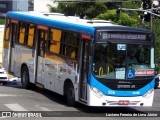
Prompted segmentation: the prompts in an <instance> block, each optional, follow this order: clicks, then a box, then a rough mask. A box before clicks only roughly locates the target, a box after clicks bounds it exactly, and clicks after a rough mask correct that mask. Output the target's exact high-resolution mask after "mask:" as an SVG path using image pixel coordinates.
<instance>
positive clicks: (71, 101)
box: [66, 83, 76, 106]
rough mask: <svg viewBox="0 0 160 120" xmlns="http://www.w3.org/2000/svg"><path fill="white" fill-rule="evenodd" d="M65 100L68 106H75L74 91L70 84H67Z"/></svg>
mask: <svg viewBox="0 0 160 120" xmlns="http://www.w3.org/2000/svg"><path fill="white" fill-rule="evenodd" d="M66 99H67V103H68V105H69V106H75V105H76V101H75V91H74V87H73V84H72V83H69V84H68V85H67V89H66Z"/></svg>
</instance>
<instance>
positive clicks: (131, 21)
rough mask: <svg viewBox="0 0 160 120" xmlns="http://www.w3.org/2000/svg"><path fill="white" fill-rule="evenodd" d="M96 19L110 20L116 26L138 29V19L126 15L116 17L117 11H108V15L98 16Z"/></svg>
mask: <svg viewBox="0 0 160 120" xmlns="http://www.w3.org/2000/svg"><path fill="white" fill-rule="evenodd" d="M95 19H103V20H109V21H111V22H113V23H115V24H119V25H125V26H132V27H138V24H137V23H138V21H137V19H135V18H133V17H130V16H129V15H128V14H126V13H121V14H120V16H119V17H117V16H116V10H107V12H106V13H102V14H100V15H98V16H97V17H96V18H95Z"/></svg>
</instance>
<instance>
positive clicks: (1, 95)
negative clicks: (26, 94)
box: [0, 94, 17, 97]
mask: <svg viewBox="0 0 160 120" xmlns="http://www.w3.org/2000/svg"><path fill="white" fill-rule="evenodd" d="M8 96H17V95H14V94H0V97H8Z"/></svg>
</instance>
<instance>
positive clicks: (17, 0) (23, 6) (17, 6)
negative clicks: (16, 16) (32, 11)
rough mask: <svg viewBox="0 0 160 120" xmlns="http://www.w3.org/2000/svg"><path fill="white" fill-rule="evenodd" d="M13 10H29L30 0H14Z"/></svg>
mask: <svg viewBox="0 0 160 120" xmlns="http://www.w3.org/2000/svg"><path fill="white" fill-rule="evenodd" d="M12 10H13V11H28V0H13V7H12Z"/></svg>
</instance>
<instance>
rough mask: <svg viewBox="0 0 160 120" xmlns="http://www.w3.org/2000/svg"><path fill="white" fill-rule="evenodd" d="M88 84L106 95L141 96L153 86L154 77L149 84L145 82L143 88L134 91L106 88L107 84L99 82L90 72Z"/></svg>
mask: <svg viewBox="0 0 160 120" xmlns="http://www.w3.org/2000/svg"><path fill="white" fill-rule="evenodd" d="M88 84H89V85H90V86H92V87H95V88H97V89H98V90H100V91H101V92H102V93H103V94H105V95H108V96H118V97H124V96H126V97H130V96H143V95H144V94H146V92H148V91H149V90H151V89H152V88H154V84H155V79H153V80H152V81H151V82H150V83H149V84H147V85H146V86H144V87H143V88H141V89H139V90H135V91H120V90H112V89H110V88H108V87H107V86H105V85H103V84H102V83H100V82H99V81H98V80H96V79H95V77H94V76H93V75H91V74H90V79H89V81H88Z"/></svg>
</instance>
